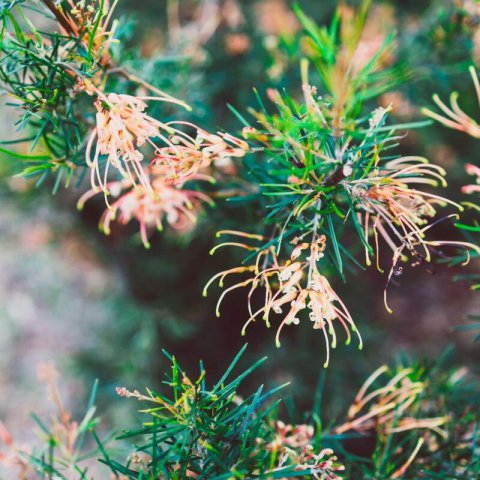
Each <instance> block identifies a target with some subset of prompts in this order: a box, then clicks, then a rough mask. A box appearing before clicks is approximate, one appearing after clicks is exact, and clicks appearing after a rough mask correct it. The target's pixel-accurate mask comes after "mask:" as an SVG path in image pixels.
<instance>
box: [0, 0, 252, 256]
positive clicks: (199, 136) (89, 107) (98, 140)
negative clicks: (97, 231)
mask: <svg viewBox="0 0 480 480" xmlns="http://www.w3.org/2000/svg"><path fill="white" fill-rule="evenodd" d="M38 3H39V4H40V5H43V7H44V10H46V11H47V12H48V11H49V12H51V13H52V14H53V16H54V19H55V20H56V21H57V23H58V29H59V31H58V32H56V33H51V34H44V33H40V32H39V31H38V30H37V29H36V28H35V26H34V25H33V24H32V23H31V22H30V21H29V20H28V17H26V12H28V10H29V8H33V7H32V6H31V5H30V3H29V2H26V3H24V2H13V3H11V4H10V5H8V6H7V7H6V8H5V9H3V11H2V23H3V26H2V33H1V35H2V36H1V48H2V57H1V60H0V62H1V63H0V76H1V79H2V81H3V82H4V84H5V86H6V88H7V90H8V93H9V95H10V96H11V97H12V98H13V99H14V101H15V103H14V105H15V106H16V107H17V108H18V109H19V110H20V111H22V112H23V114H22V115H21V117H20V118H19V120H18V121H17V127H18V129H20V130H24V131H26V132H27V137H28V138H24V139H15V140H14V142H12V143H20V144H25V145H28V146H29V150H33V151H34V152H35V154H23V153H14V152H8V153H10V154H11V155H13V156H16V157H20V158H23V159H26V160H28V161H29V163H31V166H29V167H27V168H26V169H25V170H24V171H23V175H25V176H27V177H31V176H38V177H39V179H38V182H37V183H42V182H43V181H44V180H45V179H46V178H47V177H48V176H49V175H50V174H55V175H56V180H55V184H54V191H56V190H57V189H58V187H59V186H60V183H61V182H62V179H65V181H66V184H67V185H68V184H69V183H70V182H71V179H72V178H74V177H76V178H77V179H79V180H80V181H81V180H82V178H83V176H85V174H86V173H87V172H89V177H90V184H91V190H90V191H88V192H87V193H85V194H84V195H83V196H82V197H81V198H80V200H79V203H78V206H79V208H82V207H83V205H84V203H85V201H86V200H88V199H89V198H90V197H92V196H94V195H96V194H99V193H102V194H103V196H104V198H105V203H106V206H107V210H106V212H105V214H104V216H103V217H102V219H101V222H100V225H101V228H102V230H103V231H104V232H105V233H107V234H108V233H109V232H110V223H111V222H112V220H114V219H117V220H118V221H119V222H121V223H124V224H125V223H128V222H130V221H132V220H136V221H137V222H138V223H139V225H140V233H141V239H142V242H143V244H144V245H145V246H146V247H148V246H149V240H148V234H149V231H151V230H152V229H155V228H156V229H158V230H161V229H162V228H163V225H164V224H165V223H166V224H168V225H169V226H170V227H172V228H175V229H179V230H188V229H189V228H190V229H191V227H192V225H193V224H195V222H196V218H197V215H198V213H199V211H200V210H201V208H202V206H203V205H205V204H211V203H212V200H211V199H210V198H209V197H208V196H207V195H206V194H204V193H202V192H200V191H198V189H197V187H198V185H199V183H198V182H200V183H201V182H205V181H206V182H212V181H214V178H213V176H212V174H211V170H212V169H214V168H215V165H216V164H222V163H225V159H229V158H231V157H240V156H243V155H244V154H245V152H246V151H247V150H248V145H247V144H246V142H244V141H243V140H239V139H237V138H235V137H233V136H231V135H228V134H224V133H219V134H212V133H209V132H207V131H205V130H203V129H201V128H200V127H198V126H196V125H194V124H192V123H190V122H187V121H181V120H177V121H175V120H173V121H170V120H169V121H162V120H158V119H156V118H153V117H152V116H150V115H149V114H148V113H147V111H148V108H149V103H152V102H160V103H165V104H172V105H177V106H180V107H183V108H186V109H187V110H190V107H188V105H186V104H185V103H184V102H182V101H180V100H177V99H175V98H173V97H172V96H170V95H168V94H166V93H164V92H163V91H161V90H159V89H158V88H156V87H154V86H152V85H149V84H148V83H146V82H144V81H142V80H141V79H140V78H137V77H136V76H135V75H133V74H132V73H130V72H128V71H127V70H125V69H124V68H122V66H121V64H120V63H119V62H118V59H115V58H114V56H113V54H112V51H111V47H112V45H113V44H115V43H116V42H117V39H116V38H115V31H116V27H117V22H116V21H115V20H113V14H114V9H115V6H116V3H117V2H115V3H113V4H112V5H110V4H109V2H103V1H102V2H100V3H99V2H97V1H95V0H93V1H91V2H71V1H70V2H66V3H65V4H64V5H63V4H58V3H54V2H50V1H45V2H38ZM24 22H25V23H26V25H27V29H23V28H22V25H23V23H24ZM119 76H120V77H122V78H123V77H125V78H126V79H127V80H128V85H127V86H126V87H125V88H126V89H127V90H132V89H133V91H134V92H135V94H134V95H131V94H128V93H126V92H119V93H114V92H110V91H109V90H108V89H109V86H110V85H112V84H114V83H115V82H116V80H115V77H119ZM112 77H114V78H113V79H112ZM140 90H141V91H142V93H138V92H139V91H140ZM152 95H153V96H152ZM7 143H8V142H7ZM186 183H188V184H189V185H191V186H193V185H194V187H189V188H186V187H185V184H186Z"/></svg>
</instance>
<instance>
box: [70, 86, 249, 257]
mask: <svg viewBox="0 0 480 480" xmlns="http://www.w3.org/2000/svg"><path fill="white" fill-rule="evenodd" d="M98 95H99V100H98V101H97V102H96V107H97V125H96V127H95V129H94V130H93V132H92V134H91V136H90V139H89V142H88V145H87V150H86V158H87V164H88V165H89V167H90V169H91V184H92V188H91V190H90V191H88V192H86V193H85V194H84V195H83V196H82V197H81V198H80V200H79V204H78V205H79V208H82V207H83V205H84V203H85V201H86V200H88V199H89V198H91V197H92V196H94V195H96V194H97V193H99V192H103V193H104V196H105V201H106V203H107V206H108V209H107V210H106V211H105V213H104V215H103V216H102V219H101V222H100V224H101V227H102V230H103V231H104V232H105V233H106V234H108V233H109V232H110V223H111V221H112V220H114V219H115V218H117V215H118V219H119V221H120V223H122V224H126V223H129V222H130V221H131V220H132V219H136V220H137V221H138V222H139V224H140V232H141V237H142V241H143V243H144V245H145V246H146V247H148V246H149V242H148V232H147V230H148V229H149V228H157V229H159V230H161V229H162V225H163V221H164V219H165V220H166V222H167V223H168V224H169V225H170V226H171V227H173V228H175V229H177V230H181V231H185V230H188V229H189V228H191V227H192V226H193V225H194V223H195V222H196V218H197V213H198V211H199V210H200V209H201V206H202V204H208V203H212V201H211V199H210V198H209V197H208V196H207V195H205V194H204V193H201V192H198V191H196V190H193V189H184V185H185V183H187V182H191V181H195V180H200V181H209V182H213V181H214V179H213V177H212V176H211V175H209V174H208V169H209V168H210V167H211V166H212V165H213V166H215V165H216V164H218V165H222V164H224V163H225V161H226V160H229V159H230V158H231V157H241V156H243V155H244V154H245V152H246V151H247V150H248V145H247V143H246V142H244V141H243V140H240V139H238V138H236V137H233V136H231V135H229V134H222V133H219V134H211V133H208V132H206V131H205V130H203V129H200V128H198V127H197V126H195V125H193V124H190V123H187V122H169V123H162V122H160V121H158V120H156V119H154V118H152V117H150V116H149V115H148V114H147V113H145V109H146V108H147V104H146V103H145V100H148V99H151V98H150V97H133V96H129V95H118V94H109V95H106V96H105V95H103V94H101V93H99V94H98ZM154 99H156V100H162V101H175V100H174V99H170V98H167V97H162V98H160V97H157V98H154ZM182 127H183V128H185V129H189V130H191V131H192V132H194V134H193V135H191V134H190V133H188V131H183V130H182ZM144 146H148V147H150V150H151V151H152V152H153V158H152V160H151V161H150V162H149V163H148V164H147V165H144V154H143V153H142V152H141V151H140V149H141V147H144ZM92 151H93V152H92ZM104 158H106V160H105V161H104V162H103V160H102V159H104ZM102 163H104V165H102ZM111 170H114V171H115V173H116V174H117V177H120V180H115V181H109V178H110V174H111ZM109 197H114V198H115V200H114V202H113V203H110V202H109Z"/></svg>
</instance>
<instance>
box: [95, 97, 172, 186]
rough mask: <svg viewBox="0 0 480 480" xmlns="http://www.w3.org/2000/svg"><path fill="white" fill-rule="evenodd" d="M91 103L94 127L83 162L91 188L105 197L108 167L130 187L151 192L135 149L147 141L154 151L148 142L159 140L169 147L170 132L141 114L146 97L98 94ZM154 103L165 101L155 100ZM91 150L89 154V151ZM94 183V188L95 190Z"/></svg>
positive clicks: (138, 153)
mask: <svg viewBox="0 0 480 480" xmlns="http://www.w3.org/2000/svg"><path fill="white" fill-rule="evenodd" d="M98 96H99V99H98V100H97V101H96V102H95V107H96V109H97V116H96V120H97V125H96V127H95V128H94V130H93V132H92V134H91V136H90V139H89V141H88V144H87V149H86V160H87V164H88V166H89V167H90V168H91V183H92V188H93V189H97V190H98V188H100V190H102V191H103V192H104V193H105V195H108V189H107V188H106V184H107V180H108V174H109V169H110V167H113V168H115V169H116V170H117V171H118V172H119V173H120V174H121V176H122V177H123V178H126V179H129V180H130V181H131V182H132V184H134V185H141V186H142V187H143V188H144V189H145V190H149V191H151V186H150V182H149V180H148V175H147V173H146V171H145V169H144V167H143V166H142V160H143V154H142V153H141V152H140V150H139V147H142V146H143V145H145V143H146V142H149V143H150V144H151V145H152V146H153V148H155V149H156V148H157V146H156V145H155V143H153V140H152V139H155V138H156V139H159V140H163V141H166V142H167V143H168V144H170V142H169V140H168V137H167V136H165V132H163V133H162V130H161V129H162V128H163V129H164V130H165V129H166V130H167V131H168V133H167V135H168V134H169V133H174V132H173V130H170V129H168V127H166V126H165V125H164V124H162V123H161V122H159V121H158V120H155V119H154V118H152V117H150V116H149V115H147V114H146V113H145V109H146V108H147V104H146V103H145V102H144V100H146V98H140V97H133V96H131V95H119V94H116V93H110V94H108V95H103V94H102V93H100V92H99V93H98ZM158 100H166V99H162V98H158ZM94 144H95V150H94V152H93V155H92V149H93V148H94ZM101 156H106V157H107V160H106V165H105V168H104V171H103V172H101V171H100V157H101ZM97 182H98V187H97Z"/></svg>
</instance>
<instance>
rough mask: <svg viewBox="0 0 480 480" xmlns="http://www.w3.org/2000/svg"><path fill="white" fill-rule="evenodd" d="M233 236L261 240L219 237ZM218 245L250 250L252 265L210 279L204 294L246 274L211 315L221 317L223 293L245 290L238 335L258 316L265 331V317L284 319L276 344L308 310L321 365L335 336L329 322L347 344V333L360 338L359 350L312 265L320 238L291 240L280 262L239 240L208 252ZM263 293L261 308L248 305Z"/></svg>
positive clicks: (347, 320)
mask: <svg viewBox="0 0 480 480" xmlns="http://www.w3.org/2000/svg"><path fill="white" fill-rule="evenodd" d="M225 234H229V235H233V236H234V237H237V238H240V239H242V238H246V239H249V240H252V241H259V242H261V241H265V239H264V238H263V237H262V236H260V235H251V234H246V233H243V232H236V231H222V232H219V233H218V235H220V236H221V235H225ZM223 246H237V247H240V248H243V249H245V250H247V251H251V252H252V255H253V256H255V258H256V260H255V263H254V264H253V265H249V266H241V267H236V268H232V269H229V270H225V271H223V272H220V273H218V274H216V275H215V276H213V277H212V278H211V279H210V281H209V282H208V283H207V285H206V286H205V289H204V296H206V295H207V290H208V288H209V286H210V285H211V284H212V283H213V282H214V281H216V280H219V285H220V287H223V285H224V280H225V278H226V277H227V276H230V275H235V274H248V276H247V278H246V279H245V280H241V281H240V282H238V283H236V284H234V285H232V286H230V287H229V288H227V289H225V290H224V292H223V293H222V295H221V296H220V298H219V300H218V302H217V309H216V313H217V316H220V305H221V303H222V301H223V299H224V298H225V295H226V294H228V293H229V292H231V291H232V290H235V289H237V288H242V287H248V288H249V293H248V308H249V312H250V317H249V319H248V320H247V322H246V323H245V326H244V327H243V330H242V334H245V329H246V328H247V326H248V325H249V324H250V323H251V322H254V321H255V320H257V319H258V318H261V319H263V320H264V321H265V323H266V325H267V327H270V325H271V323H270V316H271V315H272V313H273V314H277V315H281V316H282V317H283V320H282V321H281V323H280V325H279V326H278V328H277V333H276V344H277V346H280V333H281V331H282V329H283V328H284V327H285V326H287V325H298V324H299V323H300V318H299V317H300V313H301V312H302V311H304V310H307V311H308V312H309V318H310V321H311V322H312V323H313V328H314V329H318V330H321V331H322V332H323V335H324V338H325V345H326V361H325V367H326V366H327V365H328V363H329V359H330V346H331V347H332V348H335V347H336V344H337V337H336V332H335V328H334V323H335V322H339V323H340V324H341V325H342V327H343V328H344V330H345V332H346V335H347V341H346V343H347V344H349V343H350V341H351V333H350V332H351V331H353V332H355V333H356V334H357V336H358V340H359V348H362V340H361V337H360V334H359V332H358V330H357V328H356V326H355V324H354V322H353V320H352V317H351V316H350V314H349V312H348V310H347V308H346V307H345V305H344V303H343V302H342V301H341V299H340V298H339V297H338V295H337V294H336V293H335V291H334V290H333V289H332V287H331V286H330V283H329V282H328V280H327V278H326V277H325V276H323V275H322V274H321V273H320V272H319V271H318V267H317V262H318V261H319V260H320V259H321V258H322V257H323V255H324V251H325V248H326V238H325V236H323V235H322V236H319V237H318V238H316V239H315V240H314V241H313V242H312V243H300V242H296V245H295V247H294V249H293V251H292V254H291V256H290V259H289V260H288V261H286V262H284V263H281V262H280V261H279V259H278V257H277V254H276V251H275V248H274V247H273V246H270V247H261V246H259V247H256V246H251V245H248V244H245V243H242V242H241V241H235V242H225V243H222V244H220V245H217V246H216V247H215V248H214V249H213V250H212V251H211V253H214V252H215V251H216V250H217V249H218V248H220V247H223ZM259 288H262V289H263V290H264V296H263V301H262V302H261V307H260V308H258V309H255V308H254V307H253V295H254V293H255V292H256V291H257V289H259Z"/></svg>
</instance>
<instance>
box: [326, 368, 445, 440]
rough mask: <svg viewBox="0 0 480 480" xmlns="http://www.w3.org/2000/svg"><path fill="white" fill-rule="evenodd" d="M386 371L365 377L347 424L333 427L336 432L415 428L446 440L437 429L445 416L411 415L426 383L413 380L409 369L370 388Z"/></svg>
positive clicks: (412, 371)
mask: <svg viewBox="0 0 480 480" xmlns="http://www.w3.org/2000/svg"><path fill="white" fill-rule="evenodd" d="M388 372H389V369H388V367H387V366H382V367H380V368H378V369H377V370H375V372H373V373H372V374H371V375H370V376H369V377H368V378H367V380H366V381H365V383H364V384H363V386H362V387H361V388H360V390H359V391H358V393H357V395H356V397H355V400H354V402H353V404H352V405H351V407H350V409H349V410H348V414H347V417H348V418H347V421H346V422H345V423H344V424H342V425H340V426H338V427H337V428H335V430H334V431H335V433H337V434H342V433H345V432H347V431H349V430H355V431H358V432H367V431H375V430H376V431H378V432H380V433H382V434H383V435H388V434H392V433H399V432H405V431H408V430H414V429H429V430H432V431H434V432H436V433H438V434H439V435H440V436H442V437H444V438H445V437H446V436H447V434H446V432H445V431H444V430H442V429H441V428H440V427H441V426H442V425H445V423H447V421H448V420H449V418H448V417H445V416H444V417H435V418H417V417H414V416H413V413H414V412H415V411H416V404H417V402H418V401H419V399H420V396H421V395H422V393H423V392H424V391H425V388H426V384H425V382H423V381H421V380H419V379H416V378H415V372H414V370H413V369H412V368H402V369H400V370H399V371H398V372H397V373H395V374H394V375H391V376H390V378H389V380H388V381H387V382H386V383H385V384H384V385H382V386H381V387H379V388H377V389H373V390H372V389H371V387H372V385H373V384H374V383H375V382H376V381H377V380H378V378H379V377H381V376H382V375H384V374H387V373H388Z"/></svg>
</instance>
